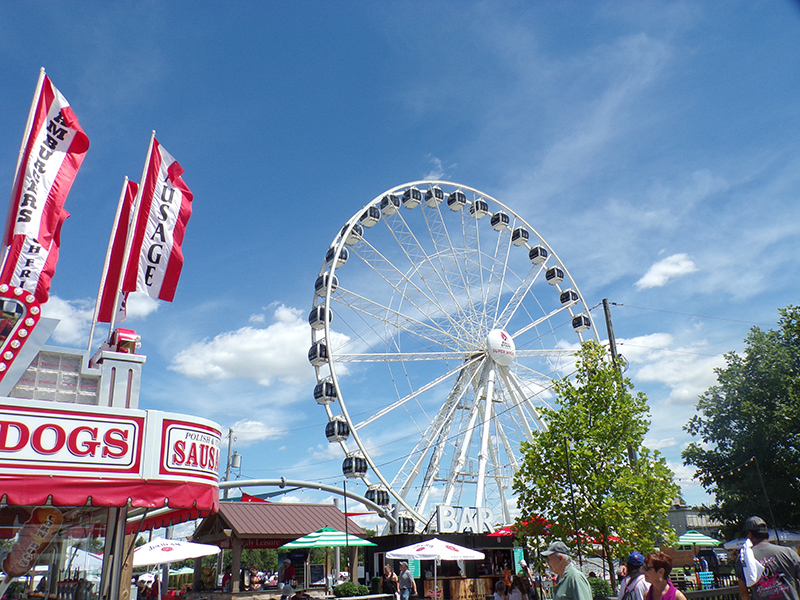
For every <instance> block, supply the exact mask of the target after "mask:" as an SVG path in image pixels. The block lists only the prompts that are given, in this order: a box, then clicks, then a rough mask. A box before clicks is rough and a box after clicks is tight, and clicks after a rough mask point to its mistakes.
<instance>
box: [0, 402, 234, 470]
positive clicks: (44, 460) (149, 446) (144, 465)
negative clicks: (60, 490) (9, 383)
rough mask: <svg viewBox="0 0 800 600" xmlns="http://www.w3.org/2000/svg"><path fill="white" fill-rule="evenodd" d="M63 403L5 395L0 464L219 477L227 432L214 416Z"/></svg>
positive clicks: (0, 416) (1, 406)
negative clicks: (20, 401)
mask: <svg viewBox="0 0 800 600" xmlns="http://www.w3.org/2000/svg"><path fill="white" fill-rule="evenodd" d="M63 406H64V405H62V404H58V405H57V404H55V403H53V402H42V401H36V400H26V401H25V404H24V405H12V404H10V403H7V402H6V399H4V400H3V402H0V471H2V472H3V473H4V474H6V475H14V474H20V475H24V474H31V475H33V474H43V473H47V474H48V475H64V476H92V477H98V476H102V477H109V478H124V479H131V478H135V479H146V480H153V479H155V480H174V481H191V480H193V481H196V482H202V483H204V484H212V485H216V483H217V482H218V481H219V453H220V450H219V449H220V438H221V431H220V429H219V426H218V425H216V424H215V423H213V422H211V421H207V420H205V419H200V418H197V417H186V416H184V415H175V414H170V413H163V412H159V411H144V410H134V409H120V408H109V407H102V408H101V407H96V408H94V407H93V408H92V409H86V408H82V409H78V408H76V409H65V408H63Z"/></svg>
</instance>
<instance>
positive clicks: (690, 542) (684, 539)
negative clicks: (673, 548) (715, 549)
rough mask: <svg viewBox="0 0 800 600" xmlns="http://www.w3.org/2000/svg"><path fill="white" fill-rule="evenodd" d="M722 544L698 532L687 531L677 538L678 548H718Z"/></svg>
mask: <svg viewBox="0 0 800 600" xmlns="http://www.w3.org/2000/svg"><path fill="white" fill-rule="evenodd" d="M721 543H722V542H720V541H719V540H715V539H714V538H712V537H708V536H707V535H703V534H702V533H700V532H699V531H691V530H690V531H687V532H686V533H684V534H683V535H682V536H681V537H679V538H678V545H679V546H719V545H720V544H721Z"/></svg>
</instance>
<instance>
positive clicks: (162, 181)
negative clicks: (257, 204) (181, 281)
mask: <svg viewBox="0 0 800 600" xmlns="http://www.w3.org/2000/svg"><path fill="white" fill-rule="evenodd" d="M182 174H183V168H182V167H181V166H180V164H178V161H176V160H175V159H174V158H173V157H172V156H171V155H170V154H169V153H168V152H167V151H166V150H164V148H163V147H162V146H161V145H160V144H159V143H158V140H156V139H155V138H153V145H152V148H151V151H150V162H149V164H148V165H147V167H146V175H145V180H144V184H143V186H142V189H141V190H140V193H141V200H140V201H139V212H138V216H137V220H136V225H135V228H134V237H133V243H132V245H131V251H130V252H131V253H130V260H129V262H128V267H127V269H126V272H125V281H124V284H123V286H122V290H123V291H125V292H134V291H138V292H144V293H146V294H147V295H148V296H150V297H151V298H158V299H160V300H166V301H167V302H172V299H173V298H174V297H175V288H176V287H177V286H178V278H179V277H180V274H181V268H182V267H183V254H182V253H181V244H182V243H183V235H184V232H185V230H186V223H187V222H188V221H189V217H190V216H191V214H192V192H190V191H189V188H188V187H186V184H185V183H184V181H183V179H181V175H182Z"/></svg>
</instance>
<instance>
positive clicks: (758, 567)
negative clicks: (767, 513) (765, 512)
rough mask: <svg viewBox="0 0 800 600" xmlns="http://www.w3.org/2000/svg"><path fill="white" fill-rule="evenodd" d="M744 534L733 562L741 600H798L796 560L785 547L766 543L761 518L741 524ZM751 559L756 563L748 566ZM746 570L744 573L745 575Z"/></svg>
mask: <svg viewBox="0 0 800 600" xmlns="http://www.w3.org/2000/svg"><path fill="white" fill-rule="evenodd" d="M744 530H745V534H746V535H747V540H745V545H744V547H743V548H742V552H741V553H740V554H739V556H738V557H737V559H736V562H735V563H734V569H735V571H736V577H737V578H738V579H739V596H740V597H741V598H742V600H751V599H752V600H800V590H799V588H800V557H798V556H797V553H795V552H794V551H792V550H790V549H789V548H786V547H785V546H776V545H775V544H770V543H769V542H768V541H767V539H768V538H769V532H768V530H767V524H766V523H765V522H764V519H762V518H761V517H757V516H752V517H750V518H748V519H747V520H746V521H745V522H744ZM753 560H755V561H756V562H757V563H758V564H749V565H748V562H751V561H753ZM745 571H747V574H745Z"/></svg>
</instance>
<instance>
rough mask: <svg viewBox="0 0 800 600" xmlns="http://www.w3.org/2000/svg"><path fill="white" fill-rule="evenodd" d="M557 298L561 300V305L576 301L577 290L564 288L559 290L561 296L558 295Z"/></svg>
mask: <svg viewBox="0 0 800 600" xmlns="http://www.w3.org/2000/svg"><path fill="white" fill-rule="evenodd" d="M559 300H561V304H562V306H563V305H564V304H572V303H573V302H577V301H578V292H576V291H575V290H573V289H572V288H570V289H568V290H564V291H563V292H561V296H560V297H559Z"/></svg>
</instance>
